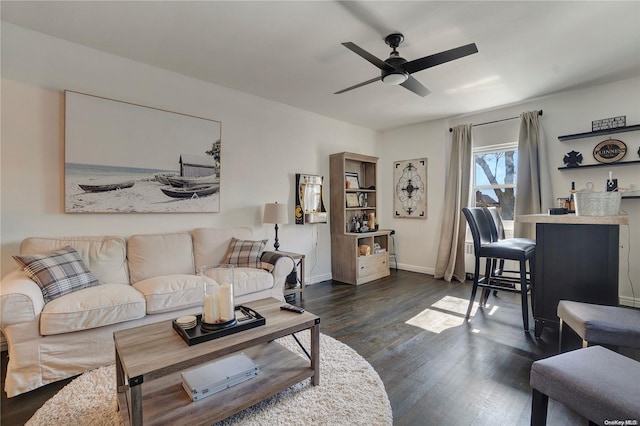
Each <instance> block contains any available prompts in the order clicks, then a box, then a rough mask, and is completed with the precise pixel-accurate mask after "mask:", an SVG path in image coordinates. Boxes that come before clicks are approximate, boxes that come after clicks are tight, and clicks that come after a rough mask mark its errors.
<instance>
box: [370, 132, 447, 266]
mask: <svg viewBox="0 0 640 426" xmlns="http://www.w3.org/2000/svg"><path fill="white" fill-rule="evenodd" d="M448 128H449V127H448V123H447V122H446V121H445V120H438V121H432V122H428V123H421V124H416V125H412V126H404V127H401V128H398V129H393V130H388V131H385V132H382V133H381V136H380V140H381V141H380V160H379V163H378V175H379V179H378V180H379V182H380V188H381V191H382V193H383V194H384V195H385V196H384V198H383V200H384V202H383V205H382V207H378V215H379V216H380V218H381V219H380V223H381V224H383V225H384V227H386V228H391V229H394V230H395V231H396V235H395V236H394V239H395V243H396V259H397V261H398V267H399V268H401V269H406V270H409V271H414V272H422V273H426V274H432V275H433V274H434V272H435V264H436V257H437V254H438V245H439V241H440V226H441V224H442V200H444V179H445V176H446V174H447V166H448V164H449V163H448V157H449V148H448V146H449V145H448V144H447V142H446V141H447V140H448V139H446V135H448ZM424 157H427V158H428V161H427V218H426V219H398V218H395V217H394V216H393V193H394V190H395V187H394V183H393V163H394V162H395V161H402V160H412V159H418V158H424Z"/></svg>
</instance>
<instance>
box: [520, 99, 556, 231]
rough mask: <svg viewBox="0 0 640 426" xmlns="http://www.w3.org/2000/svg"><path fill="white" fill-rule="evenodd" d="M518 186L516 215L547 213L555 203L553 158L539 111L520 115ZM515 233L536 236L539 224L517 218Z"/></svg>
mask: <svg viewBox="0 0 640 426" xmlns="http://www.w3.org/2000/svg"><path fill="white" fill-rule="evenodd" d="M516 188H517V190H516V208H515V210H516V211H515V214H516V217H517V216H520V215H525V214H535V213H542V212H546V211H547V209H548V208H549V207H552V206H553V195H552V192H551V178H550V173H549V161H548V159H547V151H546V144H545V140H544V134H543V132H542V128H541V126H540V115H539V111H528V112H523V113H522V114H520V134H519V137H518V176H517V179H516ZM513 235H514V236H515V237H524V238H535V226H534V224H530V223H522V222H517V221H516V223H515V225H514V231H513Z"/></svg>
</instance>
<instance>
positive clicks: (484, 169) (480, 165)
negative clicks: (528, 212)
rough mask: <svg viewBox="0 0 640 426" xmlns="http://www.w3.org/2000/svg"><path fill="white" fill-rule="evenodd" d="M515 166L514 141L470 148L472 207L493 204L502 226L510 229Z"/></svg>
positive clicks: (516, 157) (514, 191)
mask: <svg viewBox="0 0 640 426" xmlns="http://www.w3.org/2000/svg"><path fill="white" fill-rule="evenodd" d="M517 165H518V149H517V144H508V145H501V146H493V147H487V148H483V149H482V150H479V149H478V150H474V163H473V167H474V173H473V177H474V181H473V193H474V194H475V197H474V203H475V206H476V207H497V208H498V210H499V211H500V215H501V216H502V220H503V221H505V222H507V223H505V228H507V227H508V228H512V223H513V218H514V211H515V199H516V198H515V195H516V173H517ZM509 225H511V226H509Z"/></svg>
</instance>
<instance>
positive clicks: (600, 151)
mask: <svg viewBox="0 0 640 426" xmlns="http://www.w3.org/2000/svg"><path fill="white" fill-rule="evenodd" d="M626 153H627V145H625V143H624V142H622V141H621V140H618V139H607V140H606V141H602V142H600V143H599V144H598V145H596V147H595V148H593V158H595V159H596V160H597V161H599V162H601V163H615V162H617V161H620V160H622V158H623V157H624V156H625V154H626Z"/></svg>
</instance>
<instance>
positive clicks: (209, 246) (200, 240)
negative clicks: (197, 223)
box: [191, 228, 251, 272]
mask: <svg viewBox="0 0 640 426" xmlns="http://www.w3.org/2000/svg"><path fill="white" fill-rule="evenodd" d="M191 235H192V237H193V255H194V259H195V262H196V272H200V269H202V267H203V266H211V265H219V264H220V263H223V262H224V259H225V258H226V255H227V251H228V250H229V242H230V241H231V238H238V239H241V240H249V239H251V229H250V228H229V229H215V228H197V229H194V230H193V231H192V232H191Z"/></svg>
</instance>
